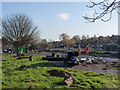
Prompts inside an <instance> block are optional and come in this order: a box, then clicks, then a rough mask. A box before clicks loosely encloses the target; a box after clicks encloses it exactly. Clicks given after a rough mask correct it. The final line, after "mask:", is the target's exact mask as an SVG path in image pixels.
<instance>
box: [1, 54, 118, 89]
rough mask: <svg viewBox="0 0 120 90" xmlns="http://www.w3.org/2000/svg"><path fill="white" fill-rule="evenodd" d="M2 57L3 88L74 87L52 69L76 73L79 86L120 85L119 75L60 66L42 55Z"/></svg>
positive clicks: (76, 82) (104, 86)
mask: <svg viewBox="0 0 120 90" xmlns="http://www.w3.org/2000/svg"><path fill="white" fill-rule="evenodd" d="M2 57H3V58H4V61H2V71H3V74H2V87H3V88H73V87H68V86H66V85H64V83H63V80H64V78H63V77H55V76H50V74H49V73H48V71H50V70H52V69H58V70H64V71H68V72H70V73H72V74H74V78H75V84H74V86H75V87H77V88H118V87H119V86H120V84H119V82H118V81H119V80H118V76H117V75H106V74H103V73H95V72H92V71H89V72H85V71H82V70H74V69H70V68H69V69H65V68H60V67H57V66H56V65H55V64H53V63H51V62H49V61H47V60H42V56H39V55H33V61H29V59H20V60H17V57H13V56H12V55H3V56H2ZM75 87H74V88H75Z"/></svg>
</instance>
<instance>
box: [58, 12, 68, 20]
mask: <svg viewBox="0 0 120 90" xmlns="http://www.w3.org/2000/svg"><path fill="white" fill-rule="evenodd" d="M57 17H59V18H60V19H62V20H69V14H68V13H61V14H57Z"/></svg>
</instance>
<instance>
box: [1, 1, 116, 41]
mask: <svg viewBox="0 0 120 90" xmlns="http://www.w3.org/2000/svg"><path fill="white" fill-rule="evenodd" d="M87 4H89V2H3V3H2V17H6V15H10V14H13V13H24V14H26V15H28V16H29V17H31V19H32V20H33V22H34V24H35V25H37V26H38V28H39V30H40V37H41V38H43V39H47V40H49V39H52V40H59V35H60V34H61V33H67V34H68V35H69V36H70V37H73V36H74V35H79V36H82V35H89V36H93V35H97V34H99V35H103V36H107V35H110V36H111V35H112V34H116V35H117V34H118V15H117V13H116V12H114V13H113V16H112V19H111V20H110V21H109V22H107V23H105V22H102V21H100V20H98V21H96V22H95V23H85V20H84V19H83V18H82V16H83V15H85V13H86V12H87V13H90V12H91V11H90V9H88V8H87V7H86V5H87Z"/></svg>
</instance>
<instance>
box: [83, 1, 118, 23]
mask: <svg viewBox="0 0 120 90" xmlns="http://www.w3.org/2000/svg"><path fill="white" fill-rule="evenodd" d="M90 2H91V4H92V5H89V6H88V5H87V7H88V8H94V7H97V8H99V11H100V12H97V11H96V10H95V11H94V14H93V17H90V16H88V15H87V14H86V16H83V18H84V19H86V20H87V21H88V22H95V21H96V20H97V19H101V20H102V21H104V22H107V21H109V20H110V19H111V17H112V13H113V11H115V10H117V12H118V13H119V7H120V1H118V0H112V1H111V0H103V1H101V2H99V3H97V2H94V1H93V0H90ZM106 15H109V17H108V18H107V19H106V18H105V16H106Z"/></svg>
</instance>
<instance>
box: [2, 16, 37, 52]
mask: <svg viewBox="0 0 120 90" xmlns="http://www.w3.org/2000/svg"><path fill="white" fill-rule="evenodd" d="M37 34H38V29H37V27H36V26H33V23H32V20H31V19H30V18H29V17H28V16H26V15H24V14H12V15H10V16H8V17H6V18H4V19H3V20H2V35H3V36H4V37H5V38H7V39H8V41H9V42H10V43H11V44H12V45H13V46H14V47H16V48H17V50H18V54H19V49H18V48H19V47H20V46H23V45H27V44H29V43H32V42H33V41H34V40H35V39H36V36H37Z"/></svg>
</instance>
